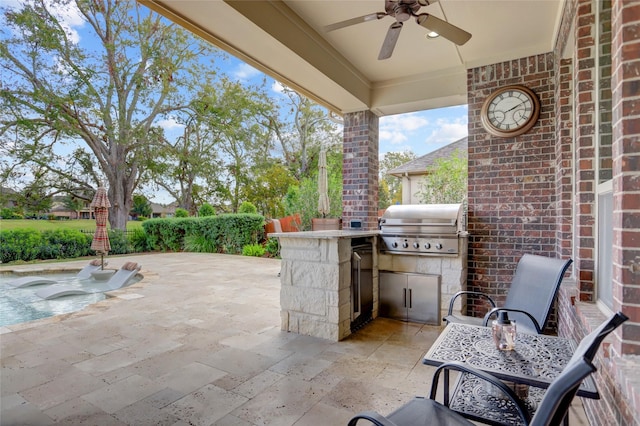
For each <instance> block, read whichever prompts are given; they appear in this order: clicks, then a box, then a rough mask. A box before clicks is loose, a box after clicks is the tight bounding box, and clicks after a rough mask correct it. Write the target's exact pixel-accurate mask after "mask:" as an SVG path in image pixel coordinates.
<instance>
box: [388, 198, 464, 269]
mask: <svg viewBox="0 0 640 426" xmlns="http://www.w3.org/2000/svg"><path fill="white" fill-rule="evenodd" d="M464 219H465V218H464V211H463V208H462V204H404V205H393V206H390V207H389V208H387V210H386V211H385V212H384V214H383V215H382V218H381V219H380V231H381V232H380V234H381V237H382V244H381V247H380V250H381V251H382V252H386V253H397V254H413V255H425V256H433V255H457V254H458V251H459V250H458V237H459V236H460V235H462V234H463V233H466V223H465V220H464Z"/></svg>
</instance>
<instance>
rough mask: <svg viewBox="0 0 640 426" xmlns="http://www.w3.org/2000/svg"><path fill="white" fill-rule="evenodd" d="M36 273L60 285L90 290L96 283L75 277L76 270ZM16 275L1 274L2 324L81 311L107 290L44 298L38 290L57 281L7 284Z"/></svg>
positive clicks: (0, 312) (96, 300) (0, 301)
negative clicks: (50, 298)
mask: <svg viewBox="0 0 640 426" xmlns="http://www.w3.org/2000/svg"><path fill="white" fill-rule="evenodd" d="M33 275H38V276H44V277H47V278H51V279H54V280H57V281H58V283H59V284H64V285H72V286H74V287H80V288H83V289H86V290H87V291H91V287H92V284H93V283H96V282H95V281H94V280H93V279H89V280H79V279H77V278H76V276H75V273H56V274H43V273H33ZM16 278H19V276H18V275H14V274H2V275H0V326H6V325H11V324H18V323H22V322H27V321H32V320H36V319H40V318H47V317H51V316H54V315H60V314H66V313H70V312H75V311H79V310H82V309H84V308H85V307H87V306H88V305H91V304H92V303H96V302H99V301H101V300H104V299H105V298H106V296H105V295H104V293H91V294H80V295H72V296H64V297H59V298H57V299H52V300H45V299H42V298H40V297H39V296H37V295H36V291H38V290H40V289H42V288H44V287H48V286H50V285H54V284H42V285H34V286H29V287H23V288H15V287H13V286H10V285H9V284H7V283H8V282H9V281H11V280H14V279H16ZM132 281H134V280H132ZM130 283H131V282H130ZM56 285H57V284H56Z"/></svg>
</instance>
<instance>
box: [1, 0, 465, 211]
mask: <svg viewBox="0 0 640 426" xmlns="http://www.w3.org/2000/svg"><path fill="white" fill-rule="evenodd" d="M18 4H19V0H0V6H16V5H18ZM57 16H58V18H59V19H60V20H61V22H62V24H63V26H64V27H65V29H66V30H67V32H68V33H69V35H70V36H71V39H72V40H73V41H74V42H77V43H83V41H84V42H85V43H86V42H87V41H88V40H89V39H90V37H84V40H83V32H84V31H86V29H85V25H86V24H85V23H84V21H83V19H82V17H81V16H80V14H79V12H77V11H76V10H74V8H69V7H65V8H63V7H58V13H57ZM85 34H86V33H85ZM220 68H221V70H222V71H223V72H224V73H225V74H227V75H228V76H229V77H231V78H232V79H235V80H238V81H241V82H245V83H248V84H251V83H253V84H260V83H261V82H262V80H263V79H264V78H265V76H264V75H263V74H262V73H261V72H260V71H258V70H256V69H255V68H253V67H251V66H250V65H248V64H246V63H244V62H242V61H240V60H239V59H236V58H234V57H232V56H230V55H227V59H226V60H225V61H224V62H223V63H222V64H220ZM267 81H268V85H269V87H270V90H271V91H272V93H270V94H271V95H272V96H277V95H278V93H279V92H281V90H282V86H281V85H280V83H278V82H276V81H274V80H273V79H271V78H269V77H268V78H267ZM159 124H161V125H162V126H163V127H164V128H165V129H166V130H167V133H168V135H170V134H171V133H175V134H178V133H179V130H180V129H179V128H178V127H177V123H175V122H173V121H172V120H164V121H163V122H161V123H159ZM465 136H467V106H466V105H460V106H454V107H448V108H440V109H433V110H427V111H419V112H413V113H408V114H398V115H393V116H386V117H381V118H380V156H381V157H382V156H384V154H385V153H387V152H398V151H412V152H413V153H415V154H416V155H418V156H421V155H424V154H427V153H429V152H431V151H434V150H436V149H438V148H441V147H442V146H444V145H447V144H449V143H451V142H454V141H456V140H458V139H460V138H463V137H465ZM158 201H160V200H158Z"/></svg>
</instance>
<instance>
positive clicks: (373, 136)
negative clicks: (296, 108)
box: [342, 111, 379, 230]
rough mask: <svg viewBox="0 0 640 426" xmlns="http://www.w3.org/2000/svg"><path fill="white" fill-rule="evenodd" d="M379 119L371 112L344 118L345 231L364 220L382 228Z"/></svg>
mask: <svg viewBox="0 0 640 426" xmlns="http://www.w3.org/2000/svg"><path fill="white" fill-rule="evenodd" d="M378 145H379V143H378V117H377V116H376V115H375V114H373V113H372V112H371V111H359V112H354V113H349V114H345V115H344V139H343V148H342V149H343V160H342V161H343V167H342V170H343V178H342V209H343V210H342V228H343V229H350V225H351V220H360V221H361V222H362V228H361V229H362V230H375V229H378Z"/></svg>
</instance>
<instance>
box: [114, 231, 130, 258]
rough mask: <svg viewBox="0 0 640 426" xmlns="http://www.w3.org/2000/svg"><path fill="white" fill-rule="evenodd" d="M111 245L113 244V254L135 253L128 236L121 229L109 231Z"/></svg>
mask: <svg viewBox="0 0 640 426" xmlns="http://www.w3.org/2000/svg"><path fill="white" fill-rule="evenodd" d="M109 243H110V244H111V251H109V253H111V254H127V253H131V252H132V251H133V249H132V247H131V244H130V243H129V240H128V239H127V234H126V233H125V232H124V231H122V230H120V229H111V230H109Z"/></svg>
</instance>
